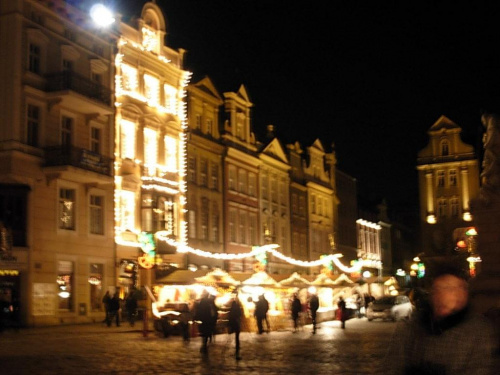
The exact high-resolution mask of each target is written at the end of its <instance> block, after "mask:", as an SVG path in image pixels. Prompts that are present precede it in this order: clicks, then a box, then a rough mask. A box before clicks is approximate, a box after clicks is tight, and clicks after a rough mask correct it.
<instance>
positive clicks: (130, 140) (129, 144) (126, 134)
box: [120, 120, 135, 160]
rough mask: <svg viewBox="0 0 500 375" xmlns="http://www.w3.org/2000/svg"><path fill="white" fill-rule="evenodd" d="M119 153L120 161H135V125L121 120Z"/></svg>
mask: <svg viewBox="0 0 500 375" xmlns="http://www.w3.org/2000/svg"><path fill="white" fill-rule="evenodd" d="M120 125H121V133H120V153H121V157H122V159H127V158H128V159H132V160H134V159H135V124H134V123H133V122H131V121H127V120H121V122H120Z"/></svg>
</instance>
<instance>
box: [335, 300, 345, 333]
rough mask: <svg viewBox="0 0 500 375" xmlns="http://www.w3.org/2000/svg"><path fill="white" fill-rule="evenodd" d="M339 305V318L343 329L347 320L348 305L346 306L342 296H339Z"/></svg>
mask: <svg viewBox="0 0 500 375" xmlns="http://www.w3.org/2000/svg"><path fill="white" fill-rule="evenodd" d="M337 306H338V308H339V310H338V311H339V312H338V314H339V320H340V323H341V327H342V329H344V328H345V321H346V320H347V310H346V306H345V301H344V299H343V298H342V297H340V298H339V302H338V303H337Z"/></svg>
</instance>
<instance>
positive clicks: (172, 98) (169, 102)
mask: <svg viewBox="0 0 500 375" xmlns="http://www.w3.org/2000/svg"><path fill="white" fill-rule="evenodd" d="M163 90H164V93H165V108H166V110H167V112H168V113H171V114H174V115H175V114H176V113H177V90H176V88H175V87H173V86H170V85H163ZM200 124H201V119H200Z"/></svg>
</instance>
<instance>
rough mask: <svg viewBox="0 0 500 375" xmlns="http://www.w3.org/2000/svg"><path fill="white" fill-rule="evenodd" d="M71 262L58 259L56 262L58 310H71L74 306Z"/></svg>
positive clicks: (72, 267)
mask: <svg viewBox="0 0 500 375" xmlns="http://www.w3.org/2000/svg"><path fill="white" fill-rule="evenodd" d="M73 269H74V266H73V262H70V261H65V260H60V261H58V262H57V280H56V282H57V287H58V290H57V300H58V308H59V310H67V311H73V308H74V303H73V301H74V290H73V289H74V282H75V281H74V274H73V272H74V271H73Z"/></svg>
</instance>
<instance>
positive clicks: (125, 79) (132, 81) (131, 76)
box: [121, 64, 139, 92]
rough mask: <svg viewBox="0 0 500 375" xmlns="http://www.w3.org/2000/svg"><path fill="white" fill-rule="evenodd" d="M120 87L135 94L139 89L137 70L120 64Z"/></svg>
mask: <svg viewBox="0 0 500 375" xmlns="http://www.w3.org/2000/svg"><path fill="white" fill-rule="evenodd" d="M121 70H122V87H123V90H125V91H129V92H137V89H138V87H139V84H138V79H137V69H136V68H134V67H133V66H131V65H127V64H122V65H121Z"/></svg>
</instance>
